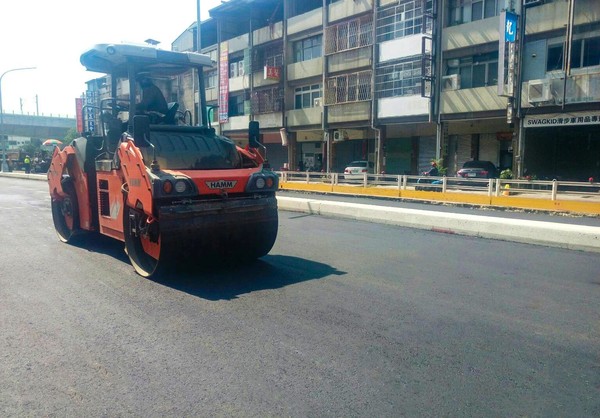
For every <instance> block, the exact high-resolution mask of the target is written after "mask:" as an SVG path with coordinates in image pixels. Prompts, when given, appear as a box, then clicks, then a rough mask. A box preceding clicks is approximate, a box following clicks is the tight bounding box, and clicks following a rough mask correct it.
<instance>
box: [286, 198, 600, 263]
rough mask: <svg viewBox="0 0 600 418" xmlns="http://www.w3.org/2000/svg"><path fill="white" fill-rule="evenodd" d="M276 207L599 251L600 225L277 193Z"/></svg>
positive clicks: (314, 213) (454, 232)
mask: <svg viewBox="0 0 600 418" xmlns="http://www.w3.org/2000/svg"><path fill="white" fill-rule="evenodd" d="M277 203H278V206H279V209H280V210H284V211H292V212H301V213H308V214H313V215H321V216H329V217H335V218H344V219H354V220H360V221H366V222H376V223H383V224H388V225H396V226H403V227H408V228H418V229H426V230H430V231H435V232H442V233H448V234H459V235H469V236H476V237H481V238H490V239H499V240H505V241H512V242H521V243H527V244H538V245H545V246H550V247H558V248H566V249H572V250H582V251H592V252H600V227H594V226H584V225H570V224H563V223H556V222H541V221H531V220H523V219H509V218H501V217H497V216H484V215H468V214H460V213H449V212H439V211H434V210H431V211H429V210H418V209H406V208H395V207H385V206H378V205H377V204H369V205H366V204H361V203H349V202H333V201H327V200H319V199H306V198H295V197H281V196H279V197H277Z"/></svg>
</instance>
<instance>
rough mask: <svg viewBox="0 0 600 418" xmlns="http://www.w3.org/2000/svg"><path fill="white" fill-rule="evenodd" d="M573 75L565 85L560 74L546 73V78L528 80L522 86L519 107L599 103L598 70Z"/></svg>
mask: <svg viewBox="0 0 600 418" xmlns="http://www.w3.org/2000/svg"><path fill="white" fill-rule="evenodd" d="M595 70H596V72H588V73H585V74H573V75H572V76H571V77H569V78H568V79H567V82H566V83H565V79H564V76H563V75H562V74H552V73H548V76H547V78H544V79H540V80H529V81H526V82H524V83H523V85H522V88H523V90H522V95H521V105H522V106H523V107H539V106H551V105H561V104H562V103H563V102H564V103H565V104H575V103H591V102H600V69H599V68H595Z"/></svg>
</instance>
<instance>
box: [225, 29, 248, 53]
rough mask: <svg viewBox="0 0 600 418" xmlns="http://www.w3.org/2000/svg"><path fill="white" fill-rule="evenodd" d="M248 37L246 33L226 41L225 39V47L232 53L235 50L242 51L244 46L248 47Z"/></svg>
mask: <svg viewBox="0 0 600 418" xmlns="http://www.w3.org/2000/svg"><path fill="white" fill-rule="evenodd" d="M249 39H250V37H249V36H248V34H247V33H245V34H243V35H240V36H237V37H235V38H231V39H229V40H227V41H225V42H226V43H227V47H228V51H229V53H230V54H231V53H233V52H237V51H243V50H244V49H246V48H249V47H250V41H249Z"/></svg>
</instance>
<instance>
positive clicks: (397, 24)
mask: <svg viewBox="0 0 600 418" xmlns="http://www.w3.org/2000/svg"><path fill="white" fill-rule="evenodd" d="M432 11H433V2H432V1H431V0H411V1H405V2H402V3H401V4H398V5H395V6H392V7H386V8H382V9H381V10H379V11H378V15H377V42H384V41H389V40H391V39H396V38H403V37H405V36H409V35H415V34H419V33H431V32H432V30H433V19H427V18H426V17H425V15H426V14H431V13H432Z"/></svg>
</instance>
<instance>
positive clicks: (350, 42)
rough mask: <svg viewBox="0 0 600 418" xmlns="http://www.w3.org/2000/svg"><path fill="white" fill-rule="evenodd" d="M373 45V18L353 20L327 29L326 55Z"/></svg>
mask: <svg viewBox="0 0 600 418" xmlns="http://www.w3.org/2000/svg"><path fill="white" fill-rule="evenodd" d="M372 44H373V17H372V16H366V17H362V18H359V19H352V20H349V21H347V22H342V23H338V24H337V25H333V26H329V27H327V28H326V29H325V54H334V53H336V52H342V51H347V50H349V49H354V48H361V47H363V46H369V45H372Z"/></svg>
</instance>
